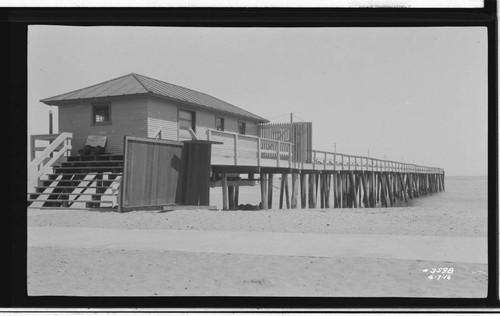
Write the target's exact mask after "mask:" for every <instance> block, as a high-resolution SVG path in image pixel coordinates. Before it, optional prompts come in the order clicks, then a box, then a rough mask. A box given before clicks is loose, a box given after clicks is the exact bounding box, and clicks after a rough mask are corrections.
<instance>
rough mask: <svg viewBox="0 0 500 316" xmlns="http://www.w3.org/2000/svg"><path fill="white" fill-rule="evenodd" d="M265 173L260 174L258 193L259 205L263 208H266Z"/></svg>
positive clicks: (266, 189)
mask: <svg viewBox="0 0 500 316" xmlns="http://www.w3.org/2000/svg"><path fill="white" fill-rule="evenodd" d="M267 185H268V182H267V174H265V173H261V174H260V195H261V204H262V205H261V207H262V209H264V210H267V209H268V193H269V192H268V188H267Z"/></svg>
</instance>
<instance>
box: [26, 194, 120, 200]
mask: <svg viewBox="0 0 500 316" xmlns="http://www.w3.org/2000/svg"><path fill="white" fill-rule="evenodd" d="M28 194H30V195H38V196H40V195H59V196H61V195H78V196H80V195H84V196H93V195H95V196H116V193H76V192H47V193H45V192H36V193H33V192H29V193H28ZM34 200H35V201H36V199H34ZM28 201H29V200H28ZM51 201H54V202H57V201H62V200H55V199H52V200H51Z"/></svg>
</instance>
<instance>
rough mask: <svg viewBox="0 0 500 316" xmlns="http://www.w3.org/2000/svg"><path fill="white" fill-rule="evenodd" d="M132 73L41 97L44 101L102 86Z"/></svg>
mask: <svg viewBox="0 0 500 316" xmlns="http://www.w3.org/2000/svg"><path fill="white" fill-rule="evenodd" d="M130 75H131V74H127V75H123V76H120V77H117V78H113V79H109V80H106V81H103V82H99V83H96V84H93V85H90V86H87V87H83V88H80V89H76V90H73V91H69V92H66V93H61V94H58V95H55V96H53V97H49V98H45V99H41V100H40V102H43V101H45V100H48V99H53V98H57V97H60V96H63V95H66V94H71V93H75V92H78V91H82V90H85V89H89V88H92V87H96V86H100V85H102V84H105V83H108V82H110V81H114V80H118V79H121V78H125V77H127V76H130Z"/></svg>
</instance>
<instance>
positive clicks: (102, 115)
mask: <svg viewBox="0 0 500 316" xmlns="http://www.w3.org/2000/svg"><path fill="white" fill-rule="evenodd" d="M109 121H111V117H110V111H109V104H103V105H94V123H103V122H109Z"/></svg>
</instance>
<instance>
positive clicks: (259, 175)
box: [207, 130, 445, 210]
mask: <svg viewBox="0 0 500 316" xmlns="http://www.w3.org/2000/svg"><path fill="white" fill-rule="evenodd" d="M207 139H208V140H211V141H216V142H218V144H214V145H213V146H212V155H211V179H210V183H211V186H212V187H221V188H222V197H223V206H222V208H223V209H224V210H229V209H237V208H238V205H239V203H238V202H239V201H238V200H239V198H238V196H239V187H241V186H255V185H260V192H261V200H260V208H261V209H271V208H273V207H279V208H280V209H283V208H287V209H296V208H367V207H372V208H373V207H378V206H382V207H391V206H395V205H396V204H397V202H398V201H404V202H408V200H410V199H414V198H418V197H421V196H424V195H428V194H432V193H436V192H440V191H443V190H444V189H445V181H444V178H445V172H444V169H442V168H435V167H428V166H420V165H415V164H407V163H402V162H396V161H391V160H382V159H376V158H372V157H364V156H355V155H348V154H342V153H336V152H328V151H318V150H312V151H311V157H312V159H309V160H302V161H298V160H297V159H295V158H294V157H293V155H292V153H293V152H294V148H293V147H294V144H293V143H290V142H283V141H279V140H273V139H265V138H260V137H255V136H248V135H239V134H237V133H230V132H222V131H216V130H208V131H207ZM278 177H279V178H280V179H281V181H279V183H280V184H279V196H278V197H274V196H273V185H274V183H275V182H274V181H275V179H277V178H278ZM273 202H274V203H275V204H273Z"/></svg>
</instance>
